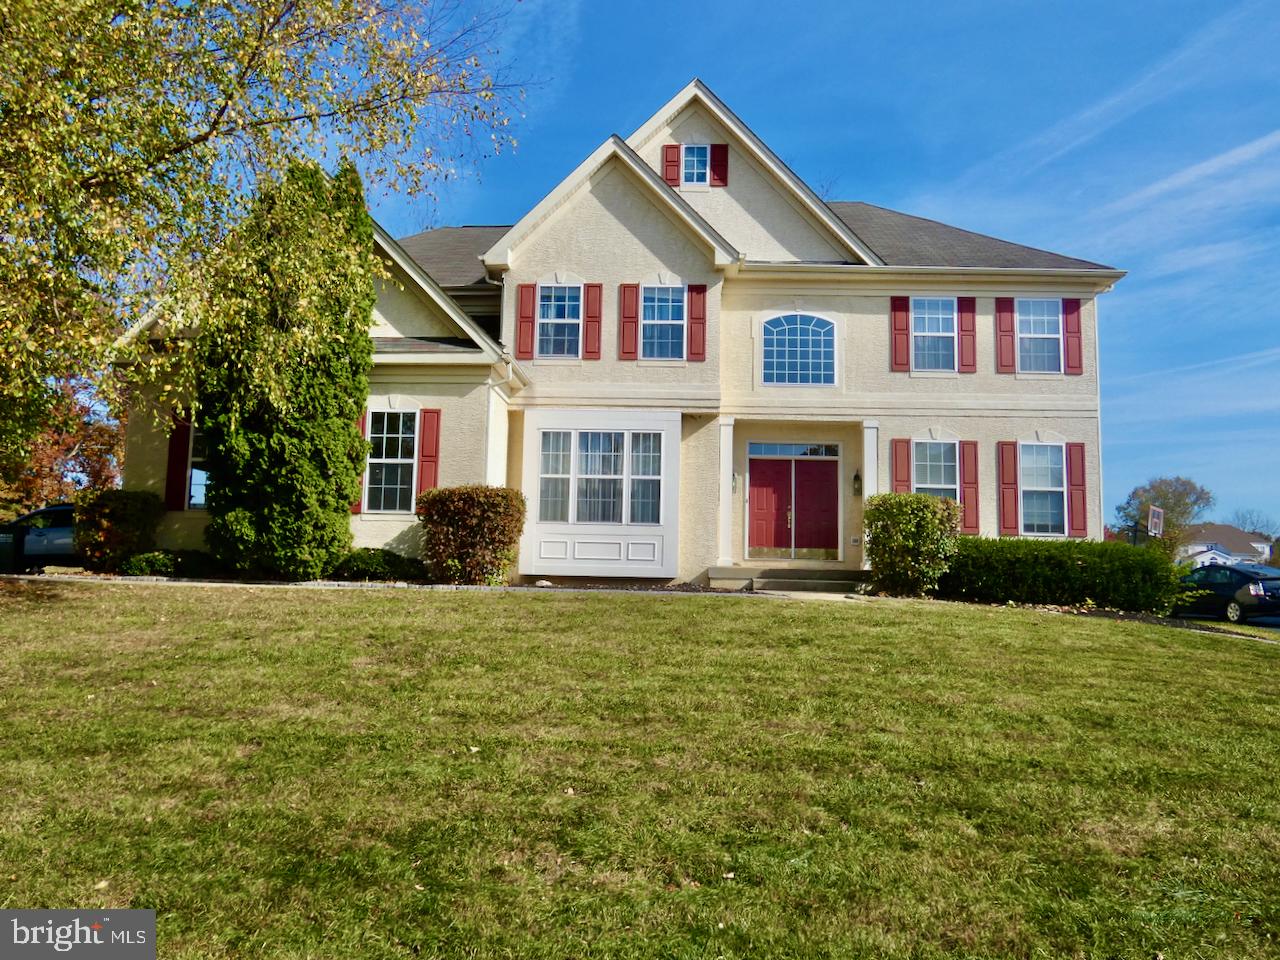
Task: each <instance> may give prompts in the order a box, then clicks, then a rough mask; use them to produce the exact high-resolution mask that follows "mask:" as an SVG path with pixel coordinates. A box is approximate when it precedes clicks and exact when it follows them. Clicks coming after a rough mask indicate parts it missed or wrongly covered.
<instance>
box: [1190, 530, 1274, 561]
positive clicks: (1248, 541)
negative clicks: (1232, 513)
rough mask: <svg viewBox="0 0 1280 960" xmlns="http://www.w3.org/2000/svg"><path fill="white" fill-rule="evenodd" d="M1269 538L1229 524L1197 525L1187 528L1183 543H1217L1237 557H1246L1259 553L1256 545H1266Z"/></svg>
mask: <svg viewBox="0 0 1280 960" xmlns="http://www.w3.org/2000/svg"><path fill="white" fill-rule="evenodd" d="M1266 540H1267V538H1266V537H1264V536H1260V535H1259V534H1256V533H1249V532H1247V531H1245V530H1241V529H1240V528H1239V527H1233V526H1231V524H1229V523H1197V524H1193V525H1192V526H1189V527H1187V529H1186V531H1185V535H1184V536H1183V541H1184V542H1186V543H1217V544H1221V545H1222V546H1224V547H1226V548H1227V551H1228V552H1230V553H1233V554H1235V555H1237V556H1246V555H1252V554H1256V553H1257V552H1258V549H1257V547H1255V546H1254V544H1255V543H1264V542H1266Z"/></svg>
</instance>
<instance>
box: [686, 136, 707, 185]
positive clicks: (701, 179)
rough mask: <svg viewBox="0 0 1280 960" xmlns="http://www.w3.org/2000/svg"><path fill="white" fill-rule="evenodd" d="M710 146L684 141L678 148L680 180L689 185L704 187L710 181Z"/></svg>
mask: <svg viewBox="0 0 1280 960" xmlns="http://www.w3.org/2000/svg"><path fill="white" fill-rule="evenodd" d="M710 169H711V147H710V146H708V145H707V144H705V143H686V144H683V145H681V148H680V182H681V183H683V184H684V185H685V186H689V187H694V186H696V187H705V186H707V184H709V183H710V182H711V180H710V177H711V174H710Z"/></svg>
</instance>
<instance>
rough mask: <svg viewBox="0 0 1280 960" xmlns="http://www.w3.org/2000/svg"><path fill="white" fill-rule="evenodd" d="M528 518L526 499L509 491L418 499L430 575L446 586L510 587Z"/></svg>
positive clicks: (433, 493) (442, 493)
mask: <svg viewBox="0 0 1280 960" xmlns="http://www.w3.org/2000/svg"><path fill="white" fill-rule="evenodd" d="M524 513H525V502H524V494H522V493H520V491H518V490H512V489H509V488H508V487H486V486H465V487H440V488H438V489H435V490H428V491H426V492H425V493H423V494H422V495H421V496H419V497H418V517H419V519H420V520H421V521H422V557H423V560H424V561H426V564H427V569H428V570H429V571H430V573H431V575H432V576H433V577H434V578H435V579H437V580H439V581H441V582H442V583H473V584H478V583H488V584H499V583H505V582H506V580H507V570H508V568H509V567H510V566H511V564H512V563H513V562H514V561H515V558H516V549H517V544H518V543H519V541H520V533H521V531H523V530H524Z"/></svg>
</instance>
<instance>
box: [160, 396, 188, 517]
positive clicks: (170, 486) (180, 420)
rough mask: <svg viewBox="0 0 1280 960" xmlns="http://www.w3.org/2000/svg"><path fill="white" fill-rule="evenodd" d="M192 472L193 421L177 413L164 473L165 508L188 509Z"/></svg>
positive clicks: (171, 431) (174, 417)
mask: <svg viewBox="0 0 1280 960" xmlns="http://www.w3.org/2000/svg"><path fill="white" fill-rule="evenodd" d="M190 474H191V421H190V420H188V419H187V418H186V417H184V416H181V415H179V414H177V413H174V415H173V429H171V430H170V431H169V456H168V460H167V462H166V464H165V473H164V508H165V509H166V510H185V509H187V482H188V480H189V478H190Z"/></svg>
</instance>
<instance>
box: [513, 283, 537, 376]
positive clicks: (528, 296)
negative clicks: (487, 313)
mask: <svg viewBox="0 0 1280 960" xmlns="http://www.w3.org/2000/svg"><path fill="white" fill-rule="evenodd" d="M537 303H538V285H537V284H536V283H522V284H520V285H519V286H518V287H516V359H517V360H532V359H533V338H534V332H535V328H536V326H537V325H536V324H535V323H534V319H533V315H534V312H535V310H536V308H537Z"/></svg>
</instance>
